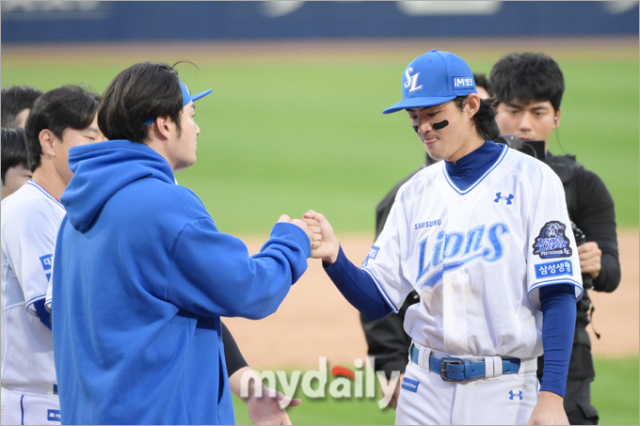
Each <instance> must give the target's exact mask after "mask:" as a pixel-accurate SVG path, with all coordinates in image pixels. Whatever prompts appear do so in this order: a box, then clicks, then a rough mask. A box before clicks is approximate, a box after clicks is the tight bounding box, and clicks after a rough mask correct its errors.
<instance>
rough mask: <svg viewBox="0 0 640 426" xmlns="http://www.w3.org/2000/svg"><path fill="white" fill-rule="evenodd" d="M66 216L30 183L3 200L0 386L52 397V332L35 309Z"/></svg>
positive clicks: (55, 203) (53, 369) (39, 302)
mask: <svg viewBox="0 0 640 426" xmlns="http://www.w3.org/2000/svg"><path fill="white" fill-rule="evenodd" d="M65 213H66V212H65V209H64V207H63V206H62V204H60V202H59V201H58V200H56V199H55V198H53V197H52V196H51V195H50V194H49V193H48V192H46V191H45V190H44V189H43V188H42V187H40V186H39V185H38V184H36V183H35V182H33V181H29V182H27V183H26V184H25V185H24V186H22V187H21V188H20V189H19V190H18V191H16V192H15V193H13V194H12V195H10V196H9V197H7V198H5V199H4V200H3V201H2V387H5V388H9V389H15V390H21V391H24V392H28V391H30V390H36V392H37V393H53V385H54V384H55V383H56V372H55V366H54V361H53V340H52V334H51V330H49V329H48V328H47V327H46V326H45V325H44V324H43V323H42V322H41V321H40V319H39V318H38V316H37V312H36V306H38V307H40V306H41V305H42V304H43V302H44V298H45V294H46V291H47V285H48V282H49V280H50V277H51V268H52V260H53V259H52V258H53V252H54V246H55V241H56V234H57V230H58V226H59V224H60V221H61V218H62V217H63V216H64V215H65ZM38 391H40V392H38Z"/></svg>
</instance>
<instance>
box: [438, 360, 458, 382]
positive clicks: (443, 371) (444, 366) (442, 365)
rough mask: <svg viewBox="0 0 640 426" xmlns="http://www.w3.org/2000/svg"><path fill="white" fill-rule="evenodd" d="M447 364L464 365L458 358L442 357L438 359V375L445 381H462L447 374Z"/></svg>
mask: <svg viewBox="0 0 640 426" xmlns="http://www.w3.org/2000/svg"><path fill="white" fill-rule="evenodd" d="M447 364H453V365H464V361H463V360H461V359H460V358H442V359H441V360H440V377H441V378H442V380H444V381H445V382H462V381H464V379H452V378H450V377H448V376H447Z"/></svg>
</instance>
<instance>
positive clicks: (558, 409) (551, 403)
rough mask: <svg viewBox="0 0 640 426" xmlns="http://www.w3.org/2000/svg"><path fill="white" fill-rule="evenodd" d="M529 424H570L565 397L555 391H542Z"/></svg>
mask: <svg viewBox="0 0 640 426" xmlns="http://www.w3.org/2000/svg"><path fill="white" fill-rule="evenodd" d="M527 424H528V425H568V424H569V418H568V417H567V413H565V411H564V398H563V397H561V396H560V395H557V394H555V393H553V392H547V391H540V394H539V395H538V403H537V404H536V406H535V408H534V409H533V412H532V413H531V417H530V418H529V422H528V423H527Z"/></svg>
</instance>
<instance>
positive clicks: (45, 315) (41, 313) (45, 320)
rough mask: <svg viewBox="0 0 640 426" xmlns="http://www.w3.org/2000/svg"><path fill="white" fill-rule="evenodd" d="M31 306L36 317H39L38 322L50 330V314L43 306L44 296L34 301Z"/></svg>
mask: <svg viewBox="0 0 640 426" xmlns="http://www.w3.org/2000/svg"><path fill="white" fill-rule="evenodd" d="M33 307H34V308H35V310H36V314H37V315H38V319H40V322H41V323H42V324H44V326H45V327H47V328H48V329H49V330H51V314H50V313H49V311H47V309H46V308H45V307H44V298H42V299H40V300H38V301H36V302H35V303H34V304H33Z"/></svg>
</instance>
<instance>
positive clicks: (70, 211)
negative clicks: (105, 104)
mask: <svg viewBox="0 0 640 426" xmlns="http://www.w3.org/2000/svg"><path fill="white" fill-rule="evenodd" d="M69 167H70V168H71V171H72V172H73V173H74V175H73V178H72V179H71V181H70V182H69V185H67V188H66V189H65V191H64V193H63V194H62V197H61V198H60V201H61V202H62V204H63V205H64V206H65V208H66V209H67V217H68V219H69V222H70V223H71V225H72V226H73V227H74V228H75V229H77V230H78V231H80V232H86V231H87V230H88V229H89V228H90V227H91V223H92V222H93V220H94V219H95V217H96V215H97V214H98V212H99V211H100V209H101V208H102V206H104V204H105V203H106V202H107V201H108V200H109V198H111V197H112V196H113V195H114V194H115V193H116V192H118V191H119V190H120V189H122V188H124V187H125V186H127V185H129V184H130V183H132V182H135V181H137V180H139V179H143V178H149V177H151V178H155V179H159V180H161V181H163V182H166V183H168V184H175V178H174V176H173V171H172V170H171V167H170V166H169V163H168V162H167V160H165V159H164V157H162V156H161V155H160V154H158V153H157V152H156V151H154V150H153V149H151V148H149V147H148V146H146V145H143V144H140V143H135V142H131V141H128V140H112V141H106V142H98V143H93V144H88V145H81V146H76V147H73V148H71V149H70V150H69Z"/></svg>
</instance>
